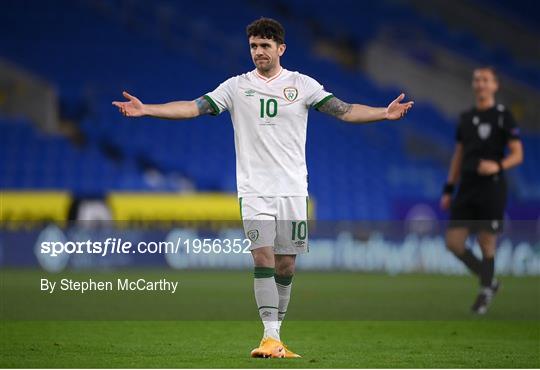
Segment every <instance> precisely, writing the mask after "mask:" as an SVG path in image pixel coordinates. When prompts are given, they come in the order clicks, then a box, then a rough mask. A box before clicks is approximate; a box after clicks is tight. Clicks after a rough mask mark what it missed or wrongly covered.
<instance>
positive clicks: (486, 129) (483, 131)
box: [478, 123, 491, 140]
mask: <svg viewBox="0 0 540 370" xmlns="http://www.w3.org/2000/svg"><path fill="white" fill-rule="evenodd" d="M490 134H491V125H490V124H489V123H481V124H480V125H479V126H478V136H480V139H482V140H486V139H487V138H488V137H489V135H490Z"/></svg>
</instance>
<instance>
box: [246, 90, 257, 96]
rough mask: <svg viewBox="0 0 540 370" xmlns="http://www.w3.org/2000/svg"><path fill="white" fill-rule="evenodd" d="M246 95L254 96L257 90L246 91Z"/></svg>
mask: <svg viewBox="0 0 540 370" xmlns="http://www.w3.org/2000/svg"><path fill="white" fill-rule="evenodd" d="M244 94H245V95H246V96H253V95H255V90H253V89H249V90H246V91H244Z"/></svg>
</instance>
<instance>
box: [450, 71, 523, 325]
mask: <svg viewBox="0 0 540 370" xmlns="http://www.w3.org/2000/svg"><path fill="white" fill-rule="evenodd" d="M472 88H473V92H474V96H475V100H476V104H475V107H474V108H472V109H470V110H468V111H466V112H464V113H463V114H462V115H461V118H460V121H459V125H458V127H457V134H456V140H457V143H456V146H455V149H454V155H453V157H452V162H451V164H450V170H449V173H448V180H447V183H446V184H445V186H444V190H443V195H442V197H441V208H442V209H445V210H446V209H448V208H450V222H449V224H448V229H447V231H446V245H447V246H448V248H449V249H450V250H451V251H452V252H453V253H454V254H455V255H456V257H457V258H459V259H460V260H461V261H462V262H463V263H464V264H465V265H466V266H467V267H468V268H469V269H470V270H471V271H472V272H473V273H474V274H476V275H477V276H478V277H479V278H480V285H481V288H480V293H479V294H478V296H477V298H476V300H475V302H474V304H473V305H472V307H471V309H472V311H473V312H474V313H477V314H485V313H486V312H487V309H488V306H489V304H490V302H491V299H492V298H493V296H494V295H495V293H497V291H498V289H499V282H498V281H497V280H496V279H495V278H494V270H495V249H496V245H497V233H498V232H500V231H501V230H502V227H503V218H504V208H505V206H506V180H505V176H504V171H506V170H508V169H510V168H512V167H515V166H517V165H518V164H520V163H521V162H522V161H523V148H522V145H521V141H520V139H519V128H518V127H517V126H516V122H515V121H514V118H513V117H512V114H511V113H510V112H509V111H508V109H506V108H505V107H504V106H503V105H502V104H496V103H495V93H496V92H497V90H498V89H499V83H498V79H497V74H496V72H495V70H494V69H493V68H492V67H481V68H477V69H475V70H474V72H473V79H472ZM505 149H508V154H507V155H506V156H505ZM458 181H460V184H459V189H458V192H457V195H456V197H455V199H453V200H452V194H453V193H454V188H455V186H456V184H457V183H458ZM470 233H476V236H477V239H478V243H479V244H480V248H481V250H482V255H483V258H482V261H480V260H479V259H478V258H477V257H476V256H475V255H474V254H473V253H472V252H471V250H470V249H468V248H466V247H465V242H466V240H467V238H468V236H469V234H470Z"/></svg>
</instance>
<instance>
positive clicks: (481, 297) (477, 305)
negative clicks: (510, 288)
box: [471, 280, 501, 315]
mask: <svg viewBox="0 0 540 370" xmlns="http://www.w3.org/2000/svg"><path fill="white" fill-rule="evenodd" d="M500 286H501V284H500V283H499V281H497V280H495V281H493V284H491V286H490V287H482V290H480V293H478V296H477V297H476V301H474V304H473V305H472V307H471V311H472V312H473V313H476V314H478V315H483V314H485V313H486V312H487V309H488V307H489V304H490V303H491V300H492V299H493V297H494V296H495V294H497V292H498V291H499V288H500Z"/></svg>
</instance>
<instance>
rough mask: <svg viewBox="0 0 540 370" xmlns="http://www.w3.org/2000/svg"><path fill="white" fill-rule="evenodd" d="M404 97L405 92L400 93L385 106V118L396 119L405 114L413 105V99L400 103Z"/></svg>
mask: <svg viewBox="0 0 540 370" xmlns="http://www.w3.org/2000/svg"><path fill="white" fill-rule="evenodd" d="M404 98H405V94H403V93H401V95H400V96H398V97H397V98H396V100H394V101H393V102H392V103H390V105H389V106H388V107H387V108H386V114H385V117H384V118H385V119H389V120H396V119H400V118H402V117H403V116H405V115H406V114H407V112H408V111H409V109H411V108H412V106H413V105H414V102H413V101H409V102H406V103H401V101H402V100H403V99H404Z"/></svg>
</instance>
